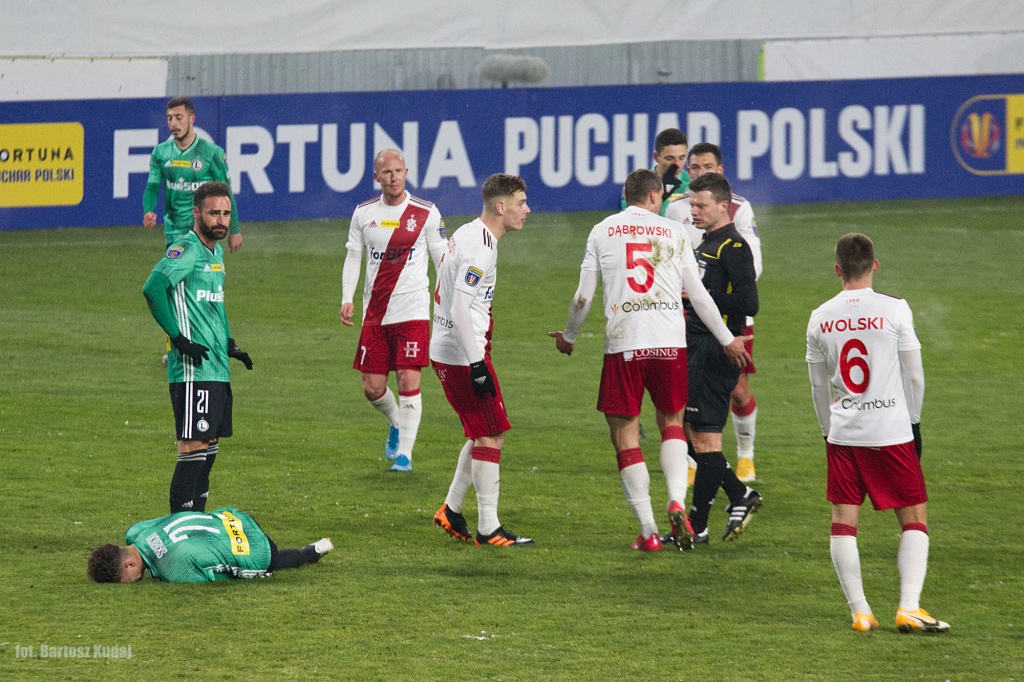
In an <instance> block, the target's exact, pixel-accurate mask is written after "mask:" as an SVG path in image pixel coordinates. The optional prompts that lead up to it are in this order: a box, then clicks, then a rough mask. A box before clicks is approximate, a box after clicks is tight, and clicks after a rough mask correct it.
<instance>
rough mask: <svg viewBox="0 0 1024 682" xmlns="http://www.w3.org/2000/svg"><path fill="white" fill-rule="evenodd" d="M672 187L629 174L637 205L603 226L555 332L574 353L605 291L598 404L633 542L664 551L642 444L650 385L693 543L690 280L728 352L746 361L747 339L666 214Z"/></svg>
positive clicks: (672, 496)
mask: <svg viewBox="0 0 1024 682" xmlns="http://www.w3.org/2000/svg"><path fill="white" fill-rule="evenodd" d="M663 190H664V187H663V185H662V179H661V178H659V177H658V175H657V174H656V173H654V172H652V171H649V170H637V171H634V172H632V173H630V175H629V177H627V178H626V183H625V187H624V190H623V194H624V196H625V197H626V201H627V204H628V206H627V208H626V210H624V211H622V212H621V213H617V214H615V215H613V216H610V217H608V218H606V219H605V220H603V221H602V222H600V223H598V224H597V225H595V226H594V229H593V230H591V232H590V236H589V237H588V239H587V249H586V253H585V255H584V257H583V265H582V266H581V268H580V284H579V288H578V289H577V290H576V293H575V294H574V296H573V299H572V304H571V305H570V306H569V317H568V320H567V321H566V323H565V328H564V330H563V331H560V332H549V334H548V335H549V336H551V337H553V338H554V339H555V347H556V348H557V349H558V350H559V352H561V353H564V354H566V355H571V354H572V352H573V349H574V348H575V342H576V338H577V335H578V334H579V330H580V328H581V327H582V326H583V322H584V321H585V320H586V318H587V313H588V312H589V311H590V306H591V303H592V302H593V298H594V294H595V292H596V291H597V283H598V281H599V280H602V281H603V285H602V286H603V289H604V317H605V333H604V352H605V355H604V367H603V370H602V372H601V389H600V396H599V398H598V405H597V409H598V410H600V411H601V412H603V413H604V415H605V419H606V420H607V422H608V426H609V429H610V431H611V439H612V444H613V446H614V447H615V454H616V458H617V460H618V465H619V477H620V479H621V481H622V489H623V491H624V492H625V493H626V501H627V503H628V504H629V507H630V509H631V510H632V512H633V514H634V515H635V516H636V518H637V520H638V521H639V522H640V535H639V537H637V539H636V541H635V542H634V543H633V545H632V548H633V549H638V550H644V551H656V550H659V549H661V547H662V543H661V538H660V536H659V535H658V525H657V523H656V522H655V520H654V511H653V509H652V507H651V496H650V482H651V479H650V474H649V473H648V471H647V465H646V463H645V462H644V458H643V453H642V452H641V449H640V418H639V417H640V407H641V403H642V401H643V396H644V389H646V390H647V391H648V393H649V394H650V396H651V401H652V402H653V403H654V407H655V409H656V411H657V422H658V430H659V431H660V432H661V438H662V441H661V448H660V452H659V454H660V458H661V468H662V471H664V472H665V482H666V484H667V485H668V502H667V503H666V509H667V511H668V515H669V523H670V525H671V526H672V534H671V537H672V541H673V542H674V543H675V544H676V546H677V547H678V548H679V549H691V548H692V547H693V530H692V528H691V527H690V524H689V521H688V520H687V518H686V513H685V498H686V486H687V475H686V469H687V466H686V436H685V432H684V430H683V409H684V408H685V407H686V401H687V395H688V383H689V381H688V369H687V356H686V320H685V318H684V317H683V304H682V292H683V289H684V287H685V289H686V291H687V292H688V294H689V297H690V300H691V301H692V302H693V305H694V309H695V310H696V312H697V314H698V315H699V316H700V318H701V319H702V320H704V322H705V324H707V326H708V328H709V329H710V330H711V332H712V333H713V334H714V335H715V338H716V339H717V340H718V341H719V342H720V343H721V344H722V345H723V346H725V351H726V355H728V356H729V357H730V358H733V359H735V360H737V361H745V351H744V349H743V339H742V338H738V337H734V336H733V334H732V333H731V332H730V331H729V329H728V327H726V325H725V322H724V321H723V320H722V315H721V313H720V312H719V310H718V307H717V306H716V305H715V302H714V300H713V299H712V298H711V294H709V293H708V290H707V289H706V288H704V285H703V284H702V283H701V277H700V274H699V272H698V267H697V261H696V259H695V258H694V253H693V245H692V244H691V243H690V240H689V239H688V238H687V237H686V232H685V231H684V230H683V227H682V225H680V224H679V223H678V222H676V221H673V220H669V219H666V218H662V217H660V216H659V215H658V209H659V208H660V207H661V201H662V193H663Z"/></svg>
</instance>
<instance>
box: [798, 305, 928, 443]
mask: <svg viewBox="0 0 1024 682" xmlns="http://www.w3.org/2000/svg"><path fill="white" fill-rule="evenodd" d="M920 348H921V343H920V342H919V341H918V340H917V334H916V332H915V331H914V316H913V313H911V312H910V306H909V305H907V302H906V301H904V300H903V299H901V298H895V297H892V296H887V295H885V294H880V293H877V292H876V291H874V290H873V289H855V290H851V291H842V292H840V293H839V294H838V295H837V296H836V297H835V298H832V299H831V300H829V301H827V302H826V303H824V304H822V305H821V306H820V307H818V308H817V309H816V310H815V311H814V312H813V313H811V319H810V322H809V323H808V325H807V362H809V363H825V365H826V367H827V368H828V374H829V377H830V382H831V385H832V407H831V419H830V422H829V436H828V440H829V442H830V443H835V444H837V445H856V446H861V447H882V446H885V445H897V444H899V443H908V442H910V441H911V440H913V434H912V432H911V430H910V419H911V417H910V410H909V408H908V406H907V399H906V396H905V395H904V390H903V379H902V376H903V374H902V371H901V368H900V355H899V354H900V351H909V350H918V349H920Z"/></svg>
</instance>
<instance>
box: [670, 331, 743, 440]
mask: <svg viewBox="0 0 1024 682" xmlns="http://www.w3.org/2000/svg"><path fill="white" fill-rule="evenodd" d="M686 355H687V360H688V368H689V372H690V397H689V398H688V400H687V403H686V416H685V417H684V419H685V420H686V423H687V424H689V425H690V428H691V429H693V430H694V431H699V432H701V433H721V432H722V430H723V429H725V422H726V420H727V419H728V418H729V394H730V393H732V389H734V388H736V382H737V381H739V378H740V371H741V369H740V368H739V367H737V366H735V365H734V364H732V363H731V362H729V358H727V357H726V355H725V351H724V350H722V344H720V343H718V339H716V338H715V337H714V335H713V334H694V335H692V336H687V337H686Z"/></svg>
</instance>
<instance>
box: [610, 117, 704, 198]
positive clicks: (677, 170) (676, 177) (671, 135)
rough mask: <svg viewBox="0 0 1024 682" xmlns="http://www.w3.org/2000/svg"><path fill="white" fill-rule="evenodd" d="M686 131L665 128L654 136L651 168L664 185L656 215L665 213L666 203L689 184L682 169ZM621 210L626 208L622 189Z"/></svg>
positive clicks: (684, 156) (684, 158)
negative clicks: (659, 207)
mask: <svg viewBox="0 0 1024 682" xmlns="http://www.w3.org/2000/svg"><path fill="white" fill-rule="evenodd" d="M686 149H687V141H686V133H684V132H683V131H681V130H679V129H678V128H665V129H664V130H662V131H661V132H660V133H658V136H657V137H655V138H654V151H653V152H652V156H653V157H654V168H652V169H651V170H652V171H654V173H655V174H657V176H658V177H659V178H661V183H662V184H663V185H664V186H665V189H664V192H663V193H662V197H661V210H660V211H659V212H658V215H660V216H663V217H664V215H665V211H667V210H668V205H669V204H671V203H672V202H673V201H675V200H676V199H678V198H680V197H681V196H683V195H684V194H686V190H687V189H688V188H689V186H690V176H689V175H688V174H687V173H686V171H685V170H684V166H685V164H686ZM619 203H620V204H621V208H622V210H623V211H625V210H626V208H627V204H626V195H625V190H623V195H622V198H621V200H620V202H619Z"/></svg>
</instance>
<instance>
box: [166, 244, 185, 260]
mask: <svg viewBox="0 0 1024 682" xmlns="http://www.w3.org/2000/svg"><path fill="white" fill-rule="evenodd" d="M183 253H185V247H184V246H172V247H171V248H169V249H167V257H168V258H178V257H179V256H181V254H183Z"/></svg>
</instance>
